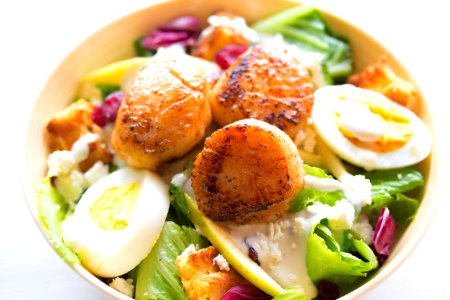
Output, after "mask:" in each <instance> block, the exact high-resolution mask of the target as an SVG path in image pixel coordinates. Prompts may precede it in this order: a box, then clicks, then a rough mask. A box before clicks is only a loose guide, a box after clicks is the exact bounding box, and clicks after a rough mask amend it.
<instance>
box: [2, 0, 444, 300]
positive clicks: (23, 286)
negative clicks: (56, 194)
mask: <svg viewBox="0 0 450 300" xmlns="http://www.w3.org/2000/svg"><path fill="white" fill-rule="evenodd" d="M208 1H212V0H208ZM149 2H150V1H140V0H139V1H125V0H109V1H106V0H91V1H86V0H80V1H56V0H40V1H32V0H30V1H19V0H16V1H5V0H2V1H1V2H0V33H1V34H0V122H1V124H0V128H1V136H0V137H1V138H2V142H1V143H0V145H1V147H0V151H1V152H0V153H1V155H0V159H1V162H0V166H1V170H2V172H0V174H1V175H0V179H1V181H0V182H1V184H0V187H1V189H0V191H1V194H0V299H2V300H3V299H103V297H102V296H101V295H100V294H99V293H98V292H97V291H96V290H95V288H93V287H91V286H89V285H88V284H87V283H86V282H84V281H83V279H81V278H80V277H79V276H78V275H77V274H76V273H74V272H73V271H72V270H71V269H70V268H69V267H68V266H67V265H65V263H63V262H62V261H61V260H60V258H59V257H58V256H57V255H56V253H55V252H54V251H53V250H52V249H51V248H50V246H49V245H48V244H47V242H46V241H45V240H44V238H43V237H42V235H41V233H40V232H39V231H38V229H37V227H36V226H35V224H34V221H33V220H32V218H31V216H30V214H29V212H28V208H27V206H26V203H25V200H24V199H23V195H22V192H21V188H20V184H19V174H18V166H19V165H20V163H21V160H22V157H21V156H20V155H19V154H20V150H21V149H20V147H21V144H20V142H21V139H22V138H23V132H24V130H23V128H24V126H25V125H26V123H27V118H28V114H29V113H30V111H31V106H32V103H33V101H34V99H35V97H36V95H37V93H38V92H39V90H40V88H41V87H42V86H43V84H44V83H45V81H46V79H47V78H48V76H49V75H50V73H51V71H52V70H53V69H54V68H55V67H56V65H57V64H58V62H59V61H61V60H62V59H63V57H64V56H65V55H66V54H67V53H68V51H70V49H72V48H74V47H75V46H76V45H77V44H78V43H79V42H80V41H81V40H83V39H84V38H85V37H87V36H88V35H89V34H90V33H92V31H93V30H94V29H96V28H98V27H99V26H101V25H104V24H106V23H107V22H108V21H110V20H112V19H114V18H117V17H119V16H120V15H121V14H124V13H126V12H127V11H131V10H133V9H136V8H139V7H142V6H144V5H146V4H148V3H149ZM317 2H318V3H319V4H320V5H321V6H323V7H325V8H327V9H328V10H331V11H333V12H335V13H336V14H338V15H341V16H343V17H344V18H347V19H349V20H350V21H352V22H353V23H355V24H357V25H358V26H360V27H361V28H363V29H364V30H366V31H368V32H369V33H371V34H372V35H374V36H375V37H376V38H377V39H379V40H380V41H382V42H383V43H384V44H386V45H387V46H388V48H390V49H391V50H392V51H393V52H394V54H396V55H397V56H398V57H400V58H401V61H402V62H403V63H404V64H405V65H406V66H407V67H408V69H409V70H410V71H411V72H412V74H413V75H414V77H415V78H416V80H417V82H419V83H420V87H421V89H422V90H423V91H424V92H425V94H426V95H427V96H428V101H430V103H431V106H432V110H433V112H434V116H435V124H436V125H437V126H436V127H437V129H438V141H437V142H438V143H439V155H440V156H441V157H440V158H441V162H440V168H441V171H442V172H441V175H443V174H444V172H445V171H446V170H449V166H450V164H449V160H448V159H446V157H445V156H446V153H449V152H448V151H449V147H448V141H447V139H448V138H449V134H448V130H449V129H450V127H449V126H450V122H449V121H448V120H449V119H450V115H449V108H450V105H447V104H446V103H449V102H450V97H449V94H450V93H449V88H450V82H449V80H448V78H450V76H449V71H450V63H449V62H448V60H449V57H450V47H449V45H448V44H449V36H450V34H449V33H448V30H449V29H450V16H449V10H448V8H447V6H450V5H447V4H446V3H447V1H436V0H435V1H431V0H429V1H400V0H398V1H381V0H377V1H361V0H359V1H358V0H353V1H346V0H340V1H331V0H330V1H317ZM449 8H450V7H449ZM5 91H6V93H5ZM444 176H445V175H443V176H441V177H440V178H441V180H440V181H439V182H440V185H438V186H437V191H436V197H439V198H440V199H439V200H440V206H439V208H438V211H437V212H436V214H435V217H434V220H433V223H432V224H431V226H430V227H429V230H428V232H427V233H426V235H425V237H424V238H423V240H422V241H421V243H420V244H419V246H418V247H417V248H416V250H415V251H414V252H413V254H412V255H411V256H410V257H409V258H408V259H407V261H406V262H405V263H404V264H403V265H402V266H401V267H400V268H399V269H398V270H397V271H396V272H395V273H394V274H393V275H392V276H391V277H389V278H388V279H387V280H386V281H384V282H383V283H382V284H381V285H379V286H378V287H377V288H375V289H374V290H373V291H371V292H370V293H368V294H367V295H365V296H364V298H363V299H450V284H449V281H450V251H449V250H450V242H449V240H450V235H449V233H448V232H449V229H448V226H447V220H448V219H449V218H448V217H447V214H449V215H450V204H449V202H450V196H448V194H447V195H446V193H445V189H444V188H445V184H446V182H445V181H446V178H448V176H445V177H446V178H444Z"/></svg>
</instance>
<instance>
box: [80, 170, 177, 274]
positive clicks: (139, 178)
mask: <svg viewBox="0 0 450 300" xmlns="http://www.w3.org/2000/svg"><path fill="white" fill-rule="evenodd" d="M131 182H136V183H141V187H140V191H139V195H138V196H137V199H136V202H135V204H134V207H133V208H132V211H131V214H130V216H129V219H127V223H128V225H127V226H126V227H125V228H123V229H121V230H111V231H107V230H103V229H101V228H99V227H98V225H97V224H96V223H95V222H94V221H93V220H92V218H91V214H90V208H91V206H92V205H93V204H94V203H95V202H96V201H97V200H98V199H99V198H100V197H101V196H102V195H103V193H104V192H105V191H106V190H107V189H110V188H112V187H115V186H120V185H123V184H127V183H131ZM169 204H170V201H169V195H168V192H167V187H166V185H165V184H164V183H163V182H162V181H161V179H160V178H159V177H158V176H157V175H155V174H153V173H151V172H149V171H146V170H136V169H132V168H123V169H119V170H118V171H116V172H114V173H111V174H110V175H108V176H106V177H104V178H102V179H101V180H99V181H98V182H96V183H95V184H94V185H92V186H91V187H90V188H89V189H88V190H87V191H86V192H85V193H84V194H83V196H82V198H81V200H80V202H79V203H78V205H77V207H76V209H75V213H74V216H73V220H72V222H74V224H72V226H71V228H72V229H74V230H76V232H75V233H72V235H73V236H72V240H75V241H72V243H75V244H76V245H77V249H76V252H77V254H78V256H79V257H80V260H81V262H82V264H83V266H84V267H85V268H86V269H88V270H89V271H90V272H91V273H93V274H95V275H98V276H101V277H106V278H110V277H116V276H120V275H123V274H125V273H127V272H129V271H131V270H132V269H133V268H134V267H135V266H137V265H138V264H139V263H140V262H141V260H143V259H144V258H145V257H146V256H147V255H148V253H149V252H150V250H151V248H152V247H153V245H154V244H155V242H156V240H157V238H158V236H159V234H160V232H161V230H162V227H163V225H164V221H165V219H166V216H167V212H168V210H169Z"/></svg>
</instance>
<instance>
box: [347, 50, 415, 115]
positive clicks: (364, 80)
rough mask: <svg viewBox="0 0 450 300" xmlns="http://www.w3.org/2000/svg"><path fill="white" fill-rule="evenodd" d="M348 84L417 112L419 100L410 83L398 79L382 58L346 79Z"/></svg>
mask: <svg viewBox="0 0 450 300" xmlns="http://www.w3.org/2000/svg"><path fill="white" fill-rule="evenodd" d="M348 83H350V84H353V85H355V86H357V87H360V88H364V89H368V90H372V91H376V92H379V93H381V94H383V95H385V96H386V97H388V98H390V99H391V100H393V101H395V102H397V103H399V104H401V105H403V106H405V107H407V108H409V109H411V110H412V111H415V112H417V111H418V109H419V99H418V96H417V91H416V88H415V87H414V85H413V84H412V83H411V82H408V81H405V80H403V79H401V78H400V77H398V76H397V75H396V74H395V73H394V71H393V70H392V68H391V66H390V65H389V64H388V63H387V59H386V56H382V57H381V58H380V59H379V60H378V61H377V62H376V63H374V64H372V65H369V66H367V67H366V68H365V69H364V70H363V71H362V72H361V73H358V74H354V75H352V76H350V77H349V78H348Z"/></svg>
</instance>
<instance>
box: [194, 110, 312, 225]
mask: <svg viewBox="0 0 450 300" xmlns="http://www.w3.org/2000/svg"><path fill="white" fill-rule="evenodd" d="M302 187H303V167H302V160H301V158H300V156H299V154H298V151H297V148H296V147H295V145H294V143H293V142H292V140H291V139H290V138H289V136H287V135H286V134H285V133H284V132H283V131H281V130H280V129H278V128H277V127H275V126H272V125H270V124H268V123H266V122H263V121H259V120H254V119H246V120H241V121H238V122H235V123H233V124H230V125H228V126H226V127H224V128H221V129H219V130H217V131H215V132H214V133H213V134H212V135H211V136H210V137H208V138H207V139H206V141H205V147H204V149H203V150H202V152H200V153H199V154H198V156H197V158H196V160H195V162H194V168H193V170H192V188H193V189H194V192H195V196H196V198H197V202H198V206H199V209H200V210H201V211H202V212H203V213H204V214H205V215H206V216H207V217H209V218H210V219H212V220H215V221H230V222H234V223H239V224H244V223H259V222H272V221H275V220H277V219H279V218H280V217H282V216H283V215H284V214H285V213H286V211H287V210H288V209H289V203H290V202H291V200H293V199H294V198H295V197H296V196H297V194H298V193H299V191H300V190H301V189H302Z"/></svg>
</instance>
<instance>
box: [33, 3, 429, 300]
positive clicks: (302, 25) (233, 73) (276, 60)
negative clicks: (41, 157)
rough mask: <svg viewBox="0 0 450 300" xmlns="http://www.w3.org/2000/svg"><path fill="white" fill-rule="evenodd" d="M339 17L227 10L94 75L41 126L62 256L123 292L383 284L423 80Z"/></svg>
mask: <svg viewBox="0 0 450 300" xmlns="http://www.w3.org/2000/svg"><path fill="white" fill-rule="evenodd" d="M174 3H177V2H176V1H175V2H174ZM180 11H181V10H180ZM130 18H132V16H131V17H130ZM339 22H342V21H339V20H336V19H334V20H333V18H332V17H330V16H328V15H327V14H326V13H324V12H321V11H320V10H318V9H317V8H315V7H312V6H309V5H298V4H297V5H292V3H291V5H286V8H285V9H280V8H278V9H276V6H275V7H274V8H271V7H268V8H267V11H265V12H264V13H262V12H261V13H259V15H258V18H256V17H254V16H253V17H252V16H247V15H246V14H245V12H243V11H242V10H239V9H236V10H232V9H230V7H229V6H226V5H223V7H214V9H211V10H209V11H207V13H206V12H205V13H204V14H202V13H198V14H195V13H194V12H192V13H189V14H183V15H174V16H173V17H172V18H170V19H168V20H167V22H165V23H161V24H158V25H157V26H154V25H153V26H152V27H150V28H148V29H147V30H146V31H145V32H142V35H139V36H136V39H135V40H134V41H130V43H129V48H130V49H131V48H132V49H133V51H134V56H131V55H125V56H127V57H121V58H120V59H114V60H112V61H109V62H108V63H103V64H100V65H96V66H95V67H91V68H89V70H87V71H86V72H85V73H83V74H81V76H80V77H79V78H78V80H77V82H76V83H74V84H73V86H72V87H71V90H72V95H73V97H72V98H71V99H69V98H67V100H71V101H70V102H69V103H68V104H66V106H64V107H60V108H59V109H58V110H57V111H56V110H55V111H56V112H55V111H54V112H52V114H51V115H49V116H50V117H49V118H48V119H47V120H45V125H44V126H42V127H43V128H44V131H45V139H44V144H45V145H44V146H45V147H46V149H48V155H47V156H46V158H45V160H46V163H45V165H46V167H45V171H44V172H45V174H42V173H41V174H40V179H39V181H40V182H39V184H38V188H37V189H36V195H37V198H36V203H35V206H36V214H37V215H38V217H39V220H40V224H41V225H42V227H43V229H44V231H45V234H46V235H47V237H48V239H49V241H50V243H51V244H52V246H53V247H54V248H55V249H56V251H57V252H58V253H59V254H60V256H61V257H62V258H63V259H64V260H66V261H67V262H68V263H69V264H71V265H73V266H75V268H76V269H77V270H81V271H80V273H82V274H84V275H85V276H90V278H91V280H94V279H92V278H95V280H96V284H97V285H101V286H102V289H103V290H105V291H107V292H108V293H109V294H110V295H112V296H114V297H116V298H119V299H120V298H122V299H128V298H135V299H193V300H194V299H222V300H224V299H225V300H229V299H337V298H339V297H342V296H345V295H347V294H349V293H350V294H351V293H352V292H353V293H354V291H355V290H358V289H359V288H360V287H361V286H364V285H365V283H366V282H367V281H368V280H370V279H371V278H374V277H376V275H377V274H378V273H380V270H382V269H383V267H384V265H388V264H389V262H390V260H391V257H390V256H391V254H392V253H393V252H394V251H400V250H398V248H399V247H401V244H402V243H401V237H402V235H403V233H404V232H405V230H408V228H409V227H410V226H409V225H410V224H411V223H412V222H413V220H414V218H415V215H416V213H417V212H418V210H420V207H421V203H420V202H421V199H422V198H423V195H424V193H425V192H426V191H425V186H426V185H427V183H428V182H427V178H428V173H429V164H430V159H429V157H430V153H431V150H432V136H431V133H430V130H429V128H428V125H427V124H426V123H425V121H424V120H422V119H421V116H422V111H423V110H424V107H425V104H424V103H423V102H422V99H421V96H420V93H419V91H418V90H417V88H416V86H415V84H414V83H413V82H412V81H411V80H410V79H409V77H408V76H405V74H404V72H402V69H401V68H399V67H398V64H397V63H396V62H395V61H393V59H392V57H391V55H390V54H389V53H388V52H387V51H386V52H383V51H378V52H377V56H376V57H375V56H374V55H371V56H370V57H368V58H366V57H364V54H363V53H361V51H359V50H360V49H359V47H360V46H358V45H360V44H358V41H357V40H354V39H356V38H357V37H358V34H356V35H355V34H352V33H350V32H348V33H347V32H346V31H345V30H342V27H339V26H338V25H336V27H335V26H334V23H336V24H338V23H339ZM344 27H345V26H344ZM359 36H361V35H359ZM380 49H381V50H383V49H382V48H380ZM358 51H359V52H358ZM74 91H75V92H74ZM43 169H44V168H43Z"/></svg>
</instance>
